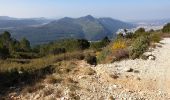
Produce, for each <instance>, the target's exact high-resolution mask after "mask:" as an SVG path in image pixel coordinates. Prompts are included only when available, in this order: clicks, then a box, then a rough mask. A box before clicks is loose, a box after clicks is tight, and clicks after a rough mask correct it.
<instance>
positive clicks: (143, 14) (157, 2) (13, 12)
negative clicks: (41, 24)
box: [0, 0, 170, 20]
mask: <svg viewBox="0 0 170 100" xmlns="http://www.w3.org/2000/svg"><path fill="white" fill-rule="evenodd" d="M88 14H90V15H93V16H95V17H112V18H116V19H121V20H136V19H162V18H170V0H0V16H11V17H20V18H21V17H22V18H23V17H24V18H30V17H49V18H54V17H58V18H60V17H65V16H68V17H80V16H84V15H88Z"/></svg>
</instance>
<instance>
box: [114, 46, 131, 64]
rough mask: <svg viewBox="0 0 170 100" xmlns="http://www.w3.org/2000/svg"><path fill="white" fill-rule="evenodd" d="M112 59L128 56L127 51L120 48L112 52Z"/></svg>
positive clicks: (117, 59) (116, 59)
mask: <svg viewBox="0 0 170 100" xmlns="http://www.w3.org/2000/svg"><path fill="white" fill-rule="evenodd" d="M113 56H114V59H113V60H112V61H119V60H121V59H125V58H128V57H129V52H128V50H126V49H120V50H117V51H115V52H113Z"/></svg>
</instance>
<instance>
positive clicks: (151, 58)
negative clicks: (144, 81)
mask: <svg viewBox="0 0 170 100" xmlns="http://www.w3.org/2000/svg"><path fill="white" fill-rule="evenodd" d="M148 59H149V60H155V59H156V57H155V56H149V57H148Z"/></svg>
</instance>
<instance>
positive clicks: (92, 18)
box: [81, 15, 95, 20]
mask: <svg viewBox="0 0 170 100" xmlns="http://www.w3.org/2000/svg"><path fill="white" fill-rule="evenodd" d="M81 18H85V19H88V20H95V18H94V17H93V16H92V15H87V16H84V17H81Z"/></svg>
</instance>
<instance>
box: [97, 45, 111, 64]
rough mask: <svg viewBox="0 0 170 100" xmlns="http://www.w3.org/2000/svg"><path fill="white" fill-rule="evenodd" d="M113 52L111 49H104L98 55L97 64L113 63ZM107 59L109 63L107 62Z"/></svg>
mask: <svg viewBox="0 0 170 100" xmlns="http://www.w3.org/2000/svg"><path fill="white" fill-rule="evenodd" d="M112 58H113V57H112V51H111V50H110V48H109V47H106V48H104V49H103V50H102V51H101V52H100V53H99V54H98V55H97V62H98V63H106V62H111V61H112ZM106 59H107V61H106Z"/></svg>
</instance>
